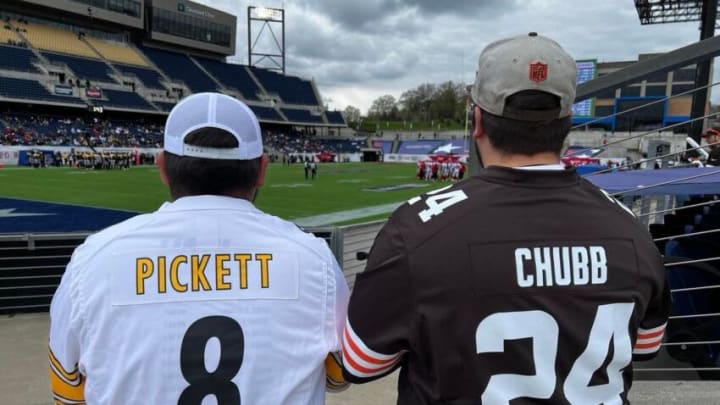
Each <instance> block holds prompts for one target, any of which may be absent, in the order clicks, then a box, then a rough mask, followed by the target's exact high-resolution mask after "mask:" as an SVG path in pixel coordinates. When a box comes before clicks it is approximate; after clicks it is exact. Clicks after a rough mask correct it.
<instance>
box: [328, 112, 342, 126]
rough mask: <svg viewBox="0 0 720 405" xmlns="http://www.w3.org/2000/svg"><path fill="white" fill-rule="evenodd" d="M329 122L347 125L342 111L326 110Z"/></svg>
mask: <svg viewBox="0 0 720 405" xmlns="http://www.w3.org/2000/svg"><path fill="white" fill-rule="evenodd" d="M325 116H326V117H327V120H328V123H330V124H336V125H346V124H345V118H344V117H343V115H342V113H341V112H340V111H325Z"/></svg>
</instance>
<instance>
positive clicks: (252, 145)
mask: <svg viewBox="0 0 720 405" xmlns="http://www.w3.org/2000/svg"><path fill="white" fill-rule="evenodd" d="M200 128H219V129H222V130H225V131H227V132H229V133H231V134H232V135H233V136H234V137H235V139H237V141H238V147H236V148H212V147H207V146H194V145H188V144H186V143H185V137H186V136H187V135H188V134H190V133H192V132H193V131H195V130H197V129H200ZM164 140H165V151H167V152H170V153H172V154H175V155H178V156H191V157H198V158H204V159H223V160H250V159H256V158H259V157H260V156H262V154H263V145H262V134H261V132H260V123H259V122H258V119H257V117H256V116H255V113H253V112H252V110H251V109H250V107H248V106H247V105H245V103H243V102H242V101H240V100H237V99H236V98H233V97H230V96H228V95H225V94H220V93H197V94H193V95H192V96H189V97H186V98H184V99H182V100H181V101H180V102H179V103H177V105H176V106H175V107H173V109H172V111H170V115H169V116H168V119H167V122H166V123H165V137H164Z"/></svg>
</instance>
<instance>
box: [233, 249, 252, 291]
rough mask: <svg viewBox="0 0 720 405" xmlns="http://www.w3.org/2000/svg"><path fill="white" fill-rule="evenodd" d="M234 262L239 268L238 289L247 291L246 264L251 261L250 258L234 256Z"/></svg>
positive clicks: (240, 255)
mask: <svg viewBox="0 0 720 405" xmlns="http://www.w3.org/2000/svg"><path fill="white" fill-rule="evenodd" d="M234 258H235V261H236V262H238V264H239V266H240V288H241V289H243V290H244V289H247V288H248V275H247V262H248V261H249V260H250V259H252V256H251V255H249V254H245V253H243V254H236V255H235V257H234Z"/></svg>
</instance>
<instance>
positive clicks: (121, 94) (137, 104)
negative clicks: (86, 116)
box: [93, 89, 155, 111]
mask: <svg viewBox="0 0 720 405" xmlns="http://www.w3.org/2000/svg"><path fill="white" fill-rule="evenodd" d="M102 93H103V96H105V98H107V100H100V99H97V100H93V104H95V105H101V106H103V107H116V108H131V109H134V110H149V111H155V109H154V108H153V107H152V106H151V105H150V104H148V102H147V101H145V99H143V98H142V97H140V95H139V94H137V93H132V92H129V91H118V90H108V89H103V90H102Z"/></svg>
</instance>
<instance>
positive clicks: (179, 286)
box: [170, 256, 187, 292]
mask: <svg viewBox="0 0 720 405" xmlns="http://www.w3.org/2000/svg"><path fill="white" fill-rule="evenodd" d="M182 263H187V256H176V257H175V258H174V259H173V260H172V262H171V263H170V285H172V288H173V290H175V291H177V292H185V291H187V284H183V283H181V282H180V278H179V277H178V271H179V270H180V264H182Z"/></svg>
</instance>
